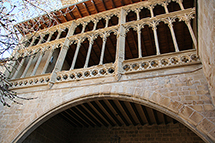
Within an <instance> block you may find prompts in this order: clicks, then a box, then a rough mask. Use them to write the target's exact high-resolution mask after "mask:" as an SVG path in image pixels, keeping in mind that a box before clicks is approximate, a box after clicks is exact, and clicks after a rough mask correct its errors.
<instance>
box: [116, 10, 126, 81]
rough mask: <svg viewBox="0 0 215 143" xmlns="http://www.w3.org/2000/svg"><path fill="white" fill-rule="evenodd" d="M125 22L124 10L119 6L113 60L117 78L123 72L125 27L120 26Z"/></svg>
mask: <svg viewBox="0 0 215 143" xmlns="http://www.w3.org/2000/svg"><path fill="white" fill-rule="evenodd" d="M125 22H126V11H125V10H124V9H123V8H121V12H120V16H119V25H120V26H119V29H118V34H117V45H116V61H115V66H116V69H115V72H116V79H117V80H119V79H120V78H121V74H122V72H123V67H122V62H123V61H124V58H125V57H124V56H125V36H126V34H125V28H124V27H123V26H122V24H124V23H125Z"/></svg>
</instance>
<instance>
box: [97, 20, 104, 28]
mask: <svg viewBox="0 0 215 143" xmlns="http://www.w3.org/2000/svg"><path fill="white" fill-rule="evenodd" d="M105 24H106V20H105V19H103V18H102V19H101V20H99V22H98V23H97V27H96V29H101V28H105Z"/></svg>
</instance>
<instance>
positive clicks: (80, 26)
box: [74, 24, 83, 35]
mask: <svg viewBox="0 0 215 143" xmlns="http://www.w3.org/2000/svg"><path fill="white" fill-rule="evenodd" d="M82 28H83V26H82V25H81V24H79V25H78V26H77V27H76V28H75V32H74V35H76V34H79V33H81V31H82Z"/></svg>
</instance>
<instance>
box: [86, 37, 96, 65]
mask: <svg viewBox="0 0 215 143" xmlns="http://www.w3.org/2000/svg"><path fill="white" fill-rule="evenodd" d="M93 43H94V37H93V36H92V37H90V45H89V48H88V51H87V57H86V60H85V64H84V68H87V67H88V64H89V59H90V53H91V50H92V46H93Z"/></svg>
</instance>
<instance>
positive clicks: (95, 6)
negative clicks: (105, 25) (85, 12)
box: [91, 0, 99, 13]
mask: <svg viewBox="0 0 215 143" xmlns="http://www.w3.org/2000/svg"><path fill="white" fill-rule="evenodd" d="M91 3H92V5H93V7H94V9H95V10H96V13H99V11H98V9H97V7H96V5H95V3H94V1H93V0H91Z"/></svg>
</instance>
